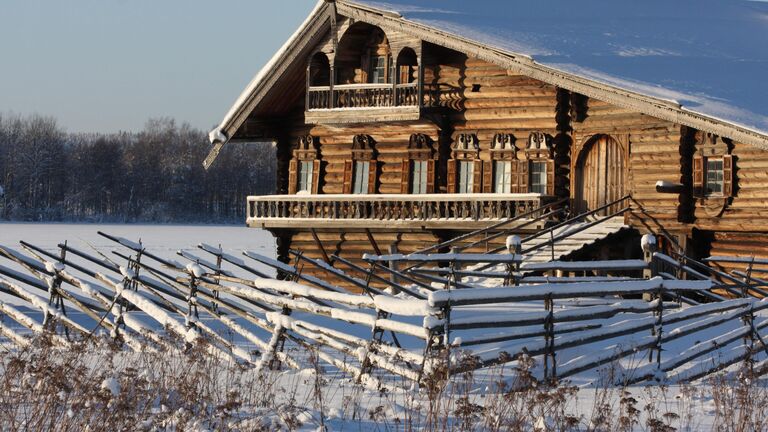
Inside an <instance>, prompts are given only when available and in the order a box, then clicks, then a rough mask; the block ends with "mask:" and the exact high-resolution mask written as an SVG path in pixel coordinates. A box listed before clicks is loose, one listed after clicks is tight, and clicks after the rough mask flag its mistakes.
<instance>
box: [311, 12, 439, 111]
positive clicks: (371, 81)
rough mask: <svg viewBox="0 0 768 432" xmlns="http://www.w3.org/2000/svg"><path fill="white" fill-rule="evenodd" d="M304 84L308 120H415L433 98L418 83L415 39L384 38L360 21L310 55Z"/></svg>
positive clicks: (418, 58) (420, 76)
mask: <svg viewBox="0 0 768 432" xmlns="http://www.w3.org/2000/svg"><path fill="white" fill-rule="evenodd" d="M411 43H414V42H413V41H411ZM306 85H307V92H306V101H305V106H306V109H305V121H306V123H308V124H316V123H362V122H378V121H404V120H417V119H419V117H420V115H421V109H422V108H423V107H426V106H432V105H433V104H434V102H435V101H436V98H437V95H436V94H435V92H434V91H431V90H430V89H428V88H427V89H425V86H424V79H423V72H422V67H421V45H420V44H416V45H415V46H413V45H412V46H407V45H405V44H404V43H403V42H399V41H395V42H393V43H392V44H390V40H389V39H388V38H387V35H386V34H385V33H384V32H383V31H382V30H381V29H380V28H378V27H375V26H372V25H369V24H366V23H363V22H358V23H355V24H352V25H351V26H349V27H348V28H346V29H345V30H344V31H343V34H342V35H341V37H340V40H339V43H338V48H337V49H331V48H328V47H327V46H325V47H321V48H320V49H319V50H318V51H316V52H315V53H314V54H313V55H312V57H311V58H310V59H309V62H308V65H307V83H306Z"/></svg>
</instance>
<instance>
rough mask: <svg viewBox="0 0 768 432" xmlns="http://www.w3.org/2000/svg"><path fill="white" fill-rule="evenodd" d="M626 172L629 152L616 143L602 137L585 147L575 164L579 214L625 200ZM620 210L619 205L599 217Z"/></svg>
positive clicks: (575, 197)
mask: <svg viewBox="0 0 768 432" xmlns="http://www.w3.org/2000/svg"><path fill="white" fill-rule="evenodd" d="M626 170H627V162H626V152H625V150H624V148H623V147H622V146H621V144H619V142H618V141H616V140H615V139H613V138H611V137H609V136H599V137H596V138H595V139H594V140H592V142H591V143H589V144H587V145H586V146H584V148H583V149H582V150H581V153H580V154H579V157H578V159H577V161H576V184H575V187H574V206H575V209H576V211H577V212H578V213H583V212H586V211H589V210H595V209H597V208H600V207H602V206H604V205H606V204H608V203H611V202H613V201H616V200H618V199H620V198H622V197H623V196H624V195H625V191H626V185H625V182H626V179H627V176H626ZM620 207H621V204H616V205H613V206H611V207H610V208H607V209H605V210H603V211H601V212H600V213H599V214H601V215H606V214H609V213H613V212H615V211H618V210H620Z"/></svg>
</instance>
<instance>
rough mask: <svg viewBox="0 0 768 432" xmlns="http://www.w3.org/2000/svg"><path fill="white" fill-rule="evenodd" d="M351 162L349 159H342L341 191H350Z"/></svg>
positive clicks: (349, 192) (346, 192)
mask: <svg viewBox="0 0 768 432" xmlns="http://www.w3.org/2000/svg"><path fill="white" fill-rule="evenodd" d="M352 164H353V162H352V161H351V160H348V161H344V183H343V185H342V193H345V194H351V193H352Z"/></svg>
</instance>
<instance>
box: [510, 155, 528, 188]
mask: <svg viewBox="0 0 768 432" xmlns="http://www.w3.org/2000/svg"><path fill="white" fill-rule="evenodd" d="M517 162H518V163H517V164H515V163H514V162H513V163H512V166H513V167H514V166H515V165H517V193H528V180H529V176H530V169H529V167H530V164H531V161H529V160H521V161H517ZM514 173H515V171H514V168H512V175H513V176H514ZM512 192H515V191H514V190H513V191H512Z"/></svg>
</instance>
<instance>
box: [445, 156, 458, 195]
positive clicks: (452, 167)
mask: <svg viewBox="0 0 768 432" xmlns="http://www.w3.org/2000/svg"><path fill="white" fill-rule="evenodd" d="M458 165H459V161H457V160H456V159H451V160H449V161H448V175H447V183H448V184H447V185H446V186H447V189H446V192H448V193H456V192H457V190H458V188H457V187H456V186H457V185H458V180H457V179H456V174H457V173H458V171H459V170H458Z"/></svg>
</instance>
